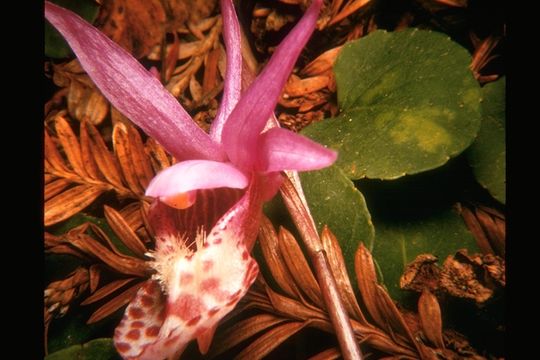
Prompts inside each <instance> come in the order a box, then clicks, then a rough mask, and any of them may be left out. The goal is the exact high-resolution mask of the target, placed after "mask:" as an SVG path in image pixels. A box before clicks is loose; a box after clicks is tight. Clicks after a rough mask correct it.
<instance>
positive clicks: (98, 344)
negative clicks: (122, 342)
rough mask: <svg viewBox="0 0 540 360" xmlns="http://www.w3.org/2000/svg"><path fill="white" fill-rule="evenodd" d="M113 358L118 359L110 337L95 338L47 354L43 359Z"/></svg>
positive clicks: (110, 359)
mask: <svg viewBox="0 0 540 360" xmlns="http://www.w3.org/2000/svg"><path fill="white" fill-rule="evenodd" d="M72 359H78V360H113V359H115V360H116V359H120V356H119V355H118V353H117V352H116V350H115V348H114V345H113V341H112V339H95V340H92V341H90V342H87V343H86V344H82V345H73V346H70V347H68V348H66V349H63V350H60V351H57V352H55V353H52V354H49V355H48V356H46V357H45V360H72Z"/></svg>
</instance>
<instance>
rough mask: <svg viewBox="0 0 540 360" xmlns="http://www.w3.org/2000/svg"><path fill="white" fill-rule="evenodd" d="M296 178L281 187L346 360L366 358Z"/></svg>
mask: <svg viewBox="0 0 540 360" xmlns="http://www.w3.org/2000/svg"><path fill="white" fill-rule="evenodd" d="M295 175H296V174H287V176H286V177H285V180H284V181H283V184H282V185H281V189H280V190H281V195H282V196H283V200H284V202H285V205H286V206H287V209H288V210H289V213H290V214H291V217H292V219H293V221H294V223H295V225H296V227H297V228H298V231H299V233H300V236H301V237H302V240H303V241H304V244H305V245H306V248H307V251H308V255H309V257H310V259H311V261H312V263H313V266H314V268H315V276H316V277H317V281H318V283H319V285H320V287H321V292H322V294H323V299H324V302H325V304H326V307H327V310H328V313H329V315H330V320H331V321H332V324H333V325H334V329H335V331H336V336H337V338H338V342H339V345H340V348H341V353H342V355H343V358H344V359H345V360H360V359H362V354H361V352H360V349H359V347H358V344H357V343H356V340H355V337H354V333H353V330H352V327H351V322H350V319H349V315H348V314H347V312H346V311H345V307H344V306H343V303H342V302H341V298H340V296H339V292H338V289H337V285H336V280H335V279H334V276H333V275H332V273H331V271H330V267H329V265H328V259H327V258H326V252H325V251H324V248H323V245H322V243H321V240H320V238H319V234H318V233H317V230H316V228H315V223H314V221H313V218H312V217H311V214H310V212H309V210H308V207H307V203H306V201H305V198H304V197H303V194H302V190H301V187H300V186H301V185H300V182H299V181H298V180H297V179H295V178H294V176H295ZM301 194H302V195H301Z"/></svg>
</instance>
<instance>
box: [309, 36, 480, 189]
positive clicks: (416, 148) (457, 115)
mask: <svg viewBox="0 0 540 360" xmlns="http://www.w3.org/2000/svg"><path fill="white" fill-rule="evenodd" d="M470 62H471V57H470V55H469V53H468V52H467V51H466V50H465V49H464V48H462V47H461V46H459V45H458V44H456V43H455V42H453V41H451V40H450V38H449V37H447V36H446V35H443V34H440V33H436V32H432V31H425V30H418V29H408V30H404V31H399V32H394V33H389V32H385V31H375V32H373V33H371V34H370V35H368V36H366V37H364V38H361V39H359V40H357V41H352V42H350V43H348V44H346V45H345V46H344V47H343V49H342V50H341V52H340V54H339V56H338V59H337V61H336V64H335V66H334V71H335V75H336V82H337V88H338V103H339V106H340V109H341V114H340V115H339V116H338V117H337V118H334V119H328V120H325V121H322V122H318V123H315V124H312V125H311V126H308V127H307V128H306V129H305V130H304V134H306V135H308V136H309V137H311V138H313V139H315V140H317V141H319V142H322V143H323V144H325V145H328V146H329V147H331V148H334V149H336V150H338V151H339V158H338V161H337V165H338V166H339V167H340V168H341V169H342V170H343V171H344V172H345V174H346V175H347V176H348V177H350V178H352V179H361V178H364V177H367V178H377V179H395V178H398V177H401V176H404V175H406V174H414V173H419V172H422V171H426V170H429V169H434V168H436V167H439V166H441V165H443V164H445V163H446V162H447V161H448V160H449V159H450V158H451V157H454V156H456V155H458V154H460V153H461V152H462V151H463V150H465V149H466V148H467V147H468V146H469V145H470V144H471V143H472V142H473V140H474V138H475V136H476V134H477V132H478V129H479V127H480V117H481V115H480V87H479V86H478V83H477V81H476V80H475V79H474V77H473V75H472V74H471V72H470V70H469V68H468V66H469V64H470Z"/></svg>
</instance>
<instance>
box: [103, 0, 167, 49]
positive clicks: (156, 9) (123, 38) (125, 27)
mask: <svg viewBox="0 0 540 360" xmlns="http://www.w3.org/2000/svg"><path fill="white" fill-rule="evenodd" d="M165 21H166V14H165V10H164V9H163V6H162V3H161V1H160V0H110V1H106V2H104V4H103V6H102V8H101V12H100V16H99V17H98V19H97V21H96V23H97V24H98V25H99V27H100V28H101V31H103V32H104V33H105V34H106V35H108V36H109V37H110V38H111V39H112V40H113V41H115V42H116V43H118V44H120V46H122V47H123V48H124V49H126V50H127V51H129V52H130V53H131V54H132V55H133V56H135V57H136V58H140V57H143V56H145V55H146V54H148V53H149V52H150V50H151V49H152V47H153V46H154V45H157V44H159V43H160V42H161V39H162V38H163V36H164V35H165Z"/></svg>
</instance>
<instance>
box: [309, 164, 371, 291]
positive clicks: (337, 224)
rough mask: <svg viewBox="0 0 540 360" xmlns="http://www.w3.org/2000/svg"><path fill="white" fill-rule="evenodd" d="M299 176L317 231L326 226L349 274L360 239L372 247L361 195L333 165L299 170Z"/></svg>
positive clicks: (368, 217)
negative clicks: (304, 170) (312, 169)
mask: <svg viewBox="0 0 540 360" xmlns="http://www.w3.org/2000/svg"><path fill="white" fill-rule="evenodd" d="M300 178H301V180H302V187H303V189H304V193H305V195H306V200H307V202H308V204H309V208H310V210H311V214H312V215H313V218H314V220H315V224H316V225H317V230H318V231H319V232H320V231H321V230H322V228H323V226H324V225H325V224H326V225H328V227H329V228H330V230H331V231H332V233H334V235H336V237H337V239H338V241H339V244H340V246H341V249H342V251H343V257H344V258H345V262H346V264H347V270H348V272H349V274H351V275H353V274H354V273H355V272H354V254H355V252H356V249H357V248H358V245H359V244H360V242H364V244H366V246H367V247H368V248H369V249H371V248H373V237H374V229H373V224H372V222H371V215H370V214H369V211H368V209H367V206H366V201H365V200H364V196H363V195H362V193H360V191H358V190H357V189H356V187H355V186H354V184H353V183H352V181H350V180H349V179H348V178H347V176H345V174H344V173H343V171H341V170H340V169H339V168H338V167H336V166H332V167H329V168H326V169H323V170H319V171H310V172H305V173H301V174H300ZM353 283H354V284H356V281H354V280H353Z"/></svg>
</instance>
